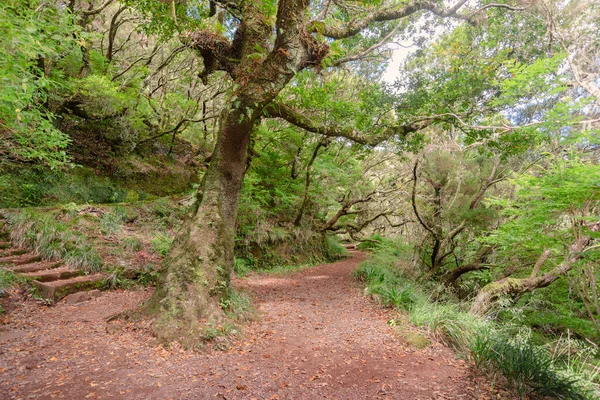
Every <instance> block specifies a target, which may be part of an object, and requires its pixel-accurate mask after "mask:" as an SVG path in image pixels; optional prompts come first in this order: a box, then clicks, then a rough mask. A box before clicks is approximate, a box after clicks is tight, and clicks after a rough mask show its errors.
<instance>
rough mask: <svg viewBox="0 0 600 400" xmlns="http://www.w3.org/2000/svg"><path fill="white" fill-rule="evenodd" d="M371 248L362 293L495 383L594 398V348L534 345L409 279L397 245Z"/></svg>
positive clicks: (526, 333)
mask: <svg viewBox="0 0 600 400" xmlns="http://www.w3.org/2000/svg"><path fill="white" fill-rule="evenodd" d="M373 250H374V252H373V255H372V256H371V257H370V258H369V259H367V260H366V261H364V262H363V263H362V264H361V265H360V266H359V268H358V269H357V270H356V271H355V272H354V275H355V276H356V277H357V278H358V279H359V280H361V281H362V282H364V283H365V293H366V294H367V295H370V296H371V297H372V298H374V299H375V300H376V301H377V302H379V303H380V304H381V305H382V306H384V307H389V308H394V309H399V310H402V311H404V312H406V313H407V318H408V320H409V321H410V322H412V323H413V324H415V325H416V326H418V327H421V329H424V330H426V331H427V332H428V333H429V335H431V336H432V337H434V338H436V339H437V340H440V341H442V342H444V343H446V344H447V345H449V346H451V347H452V348H454V349H455V350H456V351H457V353H458V354H459V355H461V356H463V357H466V358H468V359H470V360H471V361H472V362H473V364H474V365H475V367H477V368H478V369H479V370H481V371H483V372H485V373H487V374H489V376H490V377H491V379H493V380H494V381H496V380H497V379H500V380H501V382H505V383H506V384H508V385H509V386H510V387H511V388H513V389H514V390H515V391H516V392H517V393H518V394H519V396H520V397H521V398H523V397H524V396H527V395H532V394H535V395H539V396H549V397H552V398H559V399H595V398H598V397H597V396H598V395H600V374H599V371H600V363H599V362H598V356H599V354H598V347H596V346H594V345H593V344H590V343H585V342H583V341H579V342H577V346H575V345H574V344H573V343H574V342H573V340H571V341H570V342H569V343H565V342H564V341H556V342H554V343H552V344H545V345H539V344H536V343H535V341H534V340H533V334H532V330H531V329H530V328H528V327H525V326H523V325H517V324H511V323H503V324H500V323H498V322H496V321H494V320H491V319H488V318H481V317H477V316H474V315H472V314H470V313H469V312H468V304H464V303H461V302H459V301H456V300H454V299H453V298H452V297H451V296H446V297H444V296H440V294H439V290H437V288H435V287H431V285H430V284H428V283H415V281H413V280H411V279H410V278H408V277H407V274H408V273H407V272H406V271H405V270H404V268H403V256H402V253H403V252H404V251H405V250H406V249H403V246H402V245H394V244H393V243H389V242H388V243H383V244H381V245H379V246H377V247H374V248H373ZM428 285H429V286H428ZM430 293H435V296H433V295H431V294H430ZM434 299H435V300H434ZM392 322H393V324H395V323H396V322H394V321H392Z"/></svg>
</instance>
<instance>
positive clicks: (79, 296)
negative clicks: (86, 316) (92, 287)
mask: <svg viewBox="0 0 600 400" xmlns="http://www.w3.org/2000/svg"><path fill="white" fill-rule="evenodd" d="M89 299H91V296H90V294H89V293H88V292H77V293H73V294H70V295H68V296H67V297H65V303H66V304H69V305H71V304H77V303H81V302H82V301H87V300H89Z"/></svg>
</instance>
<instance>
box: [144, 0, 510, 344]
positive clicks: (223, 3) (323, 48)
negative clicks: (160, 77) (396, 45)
mask: <svg viewBox="0 0 600 400" xmlns="http://www.w3.org/2000/svg"><path fill="white" fill-rule="evenodd" d="M133 3H134V4H137V5H138V6H140V5H141V7H144V8H145V9H147V10H155V9H156V10H159V9H161V7H162V9H163V10H164V11H165V13H166V14H167V15H169V16H170V21H171V24H172V26H174V27H175V31H177V34H178V35H179V37H180V38H181V41H182V42H183V43H184V44H186V45H187V46H189V47H190V48H192V49H194V50H195V51H196V52H197V54H198V55H199V56H201V57H202V60H203V64H204V69H203V70H202V71H198V73H199V75H200V76H201V77H203V78H204V79H210V77H211V75H213V74H221V75H220V78H223V77H225V79H229V80H230V81H231V84H232V90H231V93H230V95H229V98H228V101H227V102H226V104H225V106H224V108H223V110H222V111H221V114H220V116H219V122H218V132H217V140H216V144H215V147H214V151H213V154H212V156H211V159H210V166H209V168H208V170H207V171H206V173H205V175H204V179H203V184H202V187H201V189H200V190H199V191H198V193H197V195H196V199H195V204H194V206H193V207H192V210H191V213H190V215H189V218H188V219H187V222H185V224H184V225H183V226H182V228H181V229H180V231H179V233H178V234H177V236H176V238H175V241H174V246H173V248H172V250H171V252H170V253H169V254H168V256H167V257H166V259H165V260H164V263H163V266H162V273H161V280H160V283H159V285H158V288H157V290H156V292H155V294H154V295H153V297H152V298H151V300H150V301H149V302H148V303H147V304H146V305H145V306H144V308H143V310H144V311H145V312H146V313H147V314H149V315H152V316H153V317H155V318H156V319H155V324H154V331H155V334H156V335H157V337H158V339H159V340H161V341H173V340H174V341H178V342H181V343H183V344H185V345H193V344H194V343H196V342H198V340H199V337H200V334H201V332H202V329H203V326H204V325H205V324H206V323H219V322H221V321H223V319H224V318H225V315H224V312H223V309H222V305H223V304H226V303H227V301H226V300H227V296H228V294H229V292H230V291H229V285H230V277H231V274H232V270H233V257H234V255H233V249H234V238H235V224H236V216H237V209H238V199H239V195H240V190H241V186H242V181H243V178H244V174H245V171H246V167H247V155H248V147H249V144H250V142H251V137H252V133H253V131H254V128H255V127H256V126H257V124H258V123H260V121H261V120H262V119H263V118H281V119H283V120H286V121H287V122H289V123H291V124H293V125H296V126H298V127H300V128H303V129H306V130H308V131H310V132H315V133H318V134H321V135H324V136H330V137H344V138H347V139H350V140H352V141H355V142H358V143H362V144H367V145H373V144H376V143H378V142H380V141H382V140H385V139H389V138H392V137H402V136H405V135H407V134H408V133H411V132H414V131H417V130H419V129H422V128H424V127H425V126H426V125H429V124H431V123H432V122H433V121H434V119H431V118H430V119H421V120H420V121H419V120H400V121H398V120H395V121H391V120H390V121H388V123H386V124H384V125H382V124H379V125H377V126H374V127H373V130H372V131H369V132H366V131H361V130H358V129H356V128H355V127H352V126H348V125H345V124H344V123H343V121H340V122H339V123H338V124H337V125H338V126H336V124H332V123H331V122H328V123H326V124H325V123H319V121H315V119H313V118H309V117H307V116H306V115H305V114H303V113H302V112H301V111H300V110H298V109H297V108H296V107H294V106H293V105H292V104H287V103H285V101H283V100H282V99H281V98H279V97H280V96H279V97H278V95H279V94H280V93H281V92H282V91H283V90H284V89H285V88H286V86H288V85H289V84H290V82H291V81H292V80H293V78H294V76H296V75H297V74H299V73H300V72H301V71H303V70H306V69H310V68H313V69H317V70H319V69H331V68H336V67H339V66H340V65H343V64H344V63H346V62H352V61H355V60H358V59H361V58H363V57H366V56H368V55H369V54H371V53H372V52H374V51H378V50H379V51H380V50H381V48H382V46H384V45H385V43H387V42H389V41H390V40H392V39H393V38H394V37H395V35H398V34H401V33H402V32H405V33H406V34H410V32H414V30H415V27H416V26H419V25H423V24H422V23H420V22H419V19H420V18H423V17H424V16H427V15H429V16H433V17H434V18H440V17H442V18H444V17H449V18H453V19H455V20H459V21H466V22H468V23H471V24H476V23H477V22H478V21H480V20H481V19H483V18H484V13H485V12H486V11H487V10H489V9H490V8H492V7H494V8H497V7H500V8H504V9H508V10H514V9H516V8H515V7H512V6H510V5H507V4H496V3H494V4H488V5H485V4H483V5H481V4H480V5H478V7H479V8H477V9H473V8H469V7H467V6H466V5H465V3H467V1H466V0H458V2H457V3H456V4H454V5H453V6H451V7H444V4H443V2H442V1H429V0H399V1H398V0H383V1H381V0H377V1H376V0H361V1H349V0H348V1H346V0H315V1H309V0H252V1H249V0H220V1H217V0H214V1H208V2H205V1H192V0H188V1H179V0H170V1H169V0H162V1H160V2H159V1H158V0H143V1H136V2H133ZM421 21H422V20H421ZM333 49H336V51H335V53H334V51H333ZM339 49H343V51H339ZM392 122H393V123H392Z"/></svg>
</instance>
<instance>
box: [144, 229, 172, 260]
mask: <svg viewBox="0 0 600 400" xmlns="http://www.w3.org/2000/svg"><path fill="white" fill-rule="evenodd" d="M150 246H152V251H154V252H155V253H158V254H160V255H161V256H163V257H164V256H166V255H167V253H168V252H169V250H171V246H173V238H171V236H169V235H167V234H165V233H159V234H158V235H156V236H154V237H153V238H152V240H150Z"/></svg>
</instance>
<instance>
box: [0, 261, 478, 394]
mask: <svg viewBox="0 0 600 400" xmlns="http://www.w3.org/2000/svg"><path fill="white" fill-rule="evenodd" d="M363 258H364V255H363V254H361V253H353V254H352V256H351V257H350V258H348V259H346V260H343V261H340V262H336V263H332V264H323V265H319V266H317V267H313V268H307V269H305V270H302V271H299V272H296V273H293V274H288V275H278V276H275V275H254V276H252V277H250V278H247V279H242V280H237V281H236V282H235V284H236V286H241V287H243V288H246V289H248V290H250V291H251V292H252V293H253V297H254V299H255V304H256V306H257V308H258V310H259V312H260V314H261V317H260V318H259V320H258V321H257V322H255V323H253V324H251V325H250V326H249V327H248V328H247V329H246V333H245V335H244V337H243V338H242V339H241V340H240V341H239V342H238V343H236V344H235V345H234V346H233V347H232V349H230V350H228V351H213V352H211V353H210V354H195V353H189V352H185V351H183V350H180V349H174V350H171V351H166V350H164V349H163V348H161V347H160V346H158V345H157V344H156V342H155V340H154V339H153V338H152V337H151V336H150V335H148V333H147V332H146V331H144V330H135V329H136V328H134V327H129V328H128V329H124V330H123V331H120V332H117V333H110V332H108V331H107V327H106V324H105V323H104V319H105V318H106V317H108V316H110V315H112V314H114V313H115V312H118V311H121V310H124V309H128V308H133V307H135V305H136V304H139V303H140V302H141V301H144V300H145V299H147V298H148V297H149V296H150V295H151V291H150V290H143V291H137V292H135V291H133V292H132V291H115V292H107V293H105V294H103V295H102V296H101V297H99V298H97V299H94V300H91V301H88V302H85V303H81V304H76V305H66V304H64V303H59V304H58V305H57V306H56V307H51V308H44V307H41V306H40V305H38V304H37V303H35V302H32V301H29V302H25V304H24V305H23V306H21V307H19V308H18V309H17V310H14V311H13V312H12V313H11V314H9V316H8V317H7V318H6V321H4V325H0V399H4V398H7V399H17V398H28V399H53V398H65V399H86V398H87V399H100V398H103V399H119V398H126V399H214V398H216V399H303V400H304V399H323V398H328V399H340V400H341V399H411V400H413V399H414V400H417V399H476V398H490V397H488V396H489V394H487V392H486V391H485V390H484V389H482V388H480V387H478V386H477V385H476V384H475V382H474V381H473V379H472V378H471V375H470V370H469V369H468V368H467V367H465V366H464V364H463V363H462V362H460V361H457V360H456V359H455V357H454V355H453V354H452V353H451V352H450V351H449V350H448V349H446V348H444V347H443V346H441V345H433V346H430V347H429V348H427V349H425V350H420V351H417V350H414V349H411V348H410V347H407V346H405V345H404V344H403V343H402V341H401V340H399V338H398V336H397V335H396V334H395V333H394V332H393V330H392V328H390V327H389V326H388V325H387V320H388V319H389V315H388V314H387V312H385V311H384V310H381V309H380V308H379V307H378V306H377V305H375V304H373V302H371V301H370V300H368V299H366V298H365V297H364V296H363V295H362V290H361V287H360V285H359V284H358V283H357V282H356V281H355V280H354V279H353V278H352V277H351V272H352V271H353V270H354V269H355V268H356V267H357V266H358V264H359V263H360V261H361V260H362V259H363Z"/></svg>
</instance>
